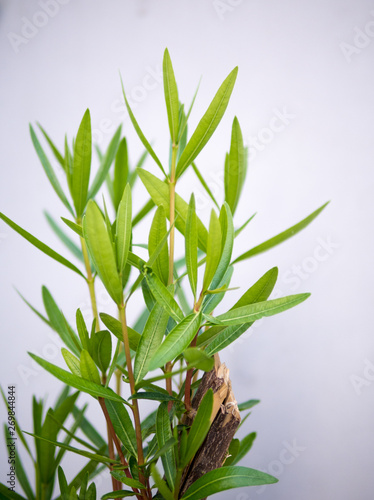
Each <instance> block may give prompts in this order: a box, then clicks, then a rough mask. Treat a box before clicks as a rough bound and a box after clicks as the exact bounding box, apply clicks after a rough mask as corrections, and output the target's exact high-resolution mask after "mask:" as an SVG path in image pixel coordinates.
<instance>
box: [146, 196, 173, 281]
mask: <svg viewBox="0 0 374 500" xmlns="http://www.w3.org/2000/svg"><path fill="white" fill-rule="evenodd" d="M167 232H168V231H167V227H166V215H165V210H164V207H163V206H162V205H161V206H159V207H158V208H157V210H156V212H155V215H154V217H153V221H152V225H151V229H150V231H149V237H148V253H149V257H150V258H151V257H152V254H154V253H155V251H156V249H157V247H158V245H159V244H160V242H161V241H162V240H163V239H164V237H165V236H166V235H167ZM152 269H153V271H154V272H155V273H156V274H157V276H158V277H159V278H160V280H161V282H162V283H163V284H164V285H167V283H168V278H169V251H168V245H167V240H165V243H164V244H163V246H162V249H161V251H160V253H159V255H158V257H157V258H156V259H155V261H154V263H153V264H152Z"/></svg>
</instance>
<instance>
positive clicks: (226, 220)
mask: <svg viewBox="0 0 374 500" xmlns="http://www.w3.org/2000/svg"><path fill="white" fill-rule="evenodd" d="M219 222H220V226H221V234H222V252H221V257H220V259H219V263H218V266H217V270H216V272H215V274H214V277H213V280H212V283H211V285H210V289H211V290H214V289H215V288H217V287H220V283H221V281H222V279H223V278H224V276H225V274H226V272H227V269H228V267H229V265H230V260H231V255H232V249H233V246H234V237H235V233H234V222H233V220H232V215H231V210H230V207H229V206H228V204H227V203H224V204H223V205H222V208H221V212H220V216H219Z"/></svg>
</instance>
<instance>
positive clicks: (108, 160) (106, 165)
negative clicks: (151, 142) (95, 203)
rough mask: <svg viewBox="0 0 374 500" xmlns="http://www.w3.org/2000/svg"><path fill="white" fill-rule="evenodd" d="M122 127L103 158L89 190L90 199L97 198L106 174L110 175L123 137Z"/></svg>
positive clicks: (118, 129)
mask: <svg viewBox="0 0 374 500" xmlns="http://www.w3.org/2000/svg"><path fill="white" fill-rule="evenodd" d="M121 128H122V126H121V125H120V126H119V127H118V128H117V130H116V132H115V133H114V136H113V139H112V140H111V141H110V143H109V146H108V149H107V150H106V153H105V156H104V158H103V159H102V160H101V163H100V167H99V170H98V171H97V173H96V175H95V177H94V180H93V182H92V185H91V187H90V190H89V192H88V199H89V200H91V199H93V198H95V196H96V194H97V192H98V191H99V189H100V187H101V186H102V185H103V183H104V181H105V178H106V176H107V175H108V172H109V169H110V166H111V164H112V163H113V160H114V157H115V154H116V152H117V149H118V144H119V140H120V138H121Z"/></svg>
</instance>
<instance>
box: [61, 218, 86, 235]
mask: <svg viewBox="0 0 374 500" xmlns="http://www.w3.org/2000/svg"><path fill="white" fill-rule="evenodd" d="M61 220H62V221H63V222H65V224H66V225H67V226H68V227H70V229H71V230H72V231H74V232H75V233H76V234H77V235H78V236H80V237H81V238H83V229H82V226H80V225H79V224H76V223H75V222H73V221H71V220H69V219H66V218H65V217H61Z"/></svg>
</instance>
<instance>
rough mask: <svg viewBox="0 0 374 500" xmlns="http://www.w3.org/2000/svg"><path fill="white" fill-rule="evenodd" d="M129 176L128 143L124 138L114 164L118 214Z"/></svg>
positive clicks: (115, 200)
mask: <svg viewBox="0 0 374 500" xmlns="http://www.w3.org/2000/svg"><path fill="white" fill-rule="evenodd" d="M128 175H129V158H128V153H127V141H126V138H125V137H124V138H123V139H122V140H121V142H120V143H119V146H118V150H117V154H116V159H115V162H114V178H113V197H114V208H115V210H116V212H117V210H118V206H119V203H120V201H121V199H122V195H123V191H124V190H125V187H126V183H127V178H128Z"/></svg>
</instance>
